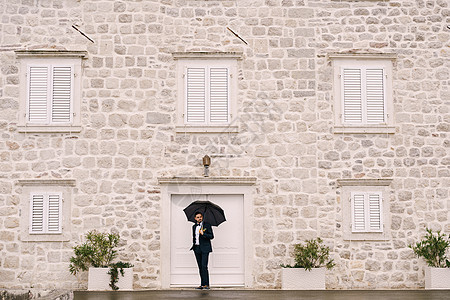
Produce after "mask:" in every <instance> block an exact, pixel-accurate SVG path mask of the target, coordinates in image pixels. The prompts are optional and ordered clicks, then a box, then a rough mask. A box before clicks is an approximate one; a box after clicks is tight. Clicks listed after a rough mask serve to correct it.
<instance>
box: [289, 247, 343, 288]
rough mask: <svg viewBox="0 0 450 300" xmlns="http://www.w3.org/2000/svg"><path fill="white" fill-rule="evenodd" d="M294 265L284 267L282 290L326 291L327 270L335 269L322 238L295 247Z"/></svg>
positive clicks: (328, 249)
mask: <svg viewBox="0 0 450 300" xmlns="http://www.w3.org/2000/svg"><path fill="white" fill-rule="evenodd" d="M294 261H295V264H294V265H282V266H281V267H282V269H281V288H282V289H284V290H324V289H325V269H328V270H331V269H332V268H333V267H334V265H335V264H334V262H333V259H330V248H329V247H328V246H325V245H323V241H322V239H321V238H316V239H311V240H307V241H306V244H305V245H303V244H296V245H295V247H294Z"/></svg>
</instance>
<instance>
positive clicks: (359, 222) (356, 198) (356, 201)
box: [351, 193, 366, 232]
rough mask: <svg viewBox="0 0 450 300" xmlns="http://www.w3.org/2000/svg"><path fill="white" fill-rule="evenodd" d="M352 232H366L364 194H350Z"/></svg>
mask: <svg viewBox="0 0 450 300" xmlns="http://www.w3.org/2000/svg"><path fill="white" fill-rule="evenodd" d="M351 197H352V198H351V201H352V231H353V232H364V231H365V230H366V201H365V195H364V193H352V196H351Z"/></svg>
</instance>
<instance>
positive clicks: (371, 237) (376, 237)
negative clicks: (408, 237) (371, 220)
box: [344, 232, 390, 241]
mask: <svg viewBox="0 0 450 300" xmlns="http://www.w3.org/2000/svg"><path fill="white" fill-rule="evenodd" d="M344 240H345V241H389V240H390V237H389V236H388V235H387V234H386V233H384V232H376V233H375V232H367V233H344Z"/></svg>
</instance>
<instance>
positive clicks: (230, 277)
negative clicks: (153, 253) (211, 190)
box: [170, 195, 245, 287]
mask: <svg viewBox="0 0 450 300" xmlns="http://www.w3.org/2000/svg"><path fill="white" fill-rule="evenodd" d="M195 200H209V201H211V202H213V203H216V204H217V205H219V206H220V207H222V208H223V210H224V211H225V216H226V219H227V221H226V222H224V223H222V224H220V226H218V227H213V232H214V239H213V240H212V241H211V243H212V248H213V252H212V253H210V255H209V266H208V268H209V280H210V284H211V286H216V287H217V286H243V285H244V238H245V237H244V197H243V195H172V203H171V230H170V231H171V233H170V239H171V240H170V242H171V253H170V266H171V268H170V269H171V270H170V271H171V274H170V283H171V286H198V285H199V284H200V276H199V274H198V267H197V263H196V261H195V256H194V253H193V251H189V249H190V248H191V246H192V224H193V223H192V222H188V221H187V220H186V216H185V214H184V212H183V209H184V208H185V207H186V206H188V205H189V204H190V203H191V202H193V201H195Z"/></svg>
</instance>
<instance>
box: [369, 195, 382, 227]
mask: <svg viewBox="0 0 450 300" xmlns="http://www.w3.org/2000/svg"><path fill="white" fill-rule="evenodd" d="M368 202H369V222H368V223H369V224H368V225H369V229H370V231H371V232H382V231H383V221H382V217H383V214H382V207H381V203H382V201H381V193H369V194H368Z"/></svg>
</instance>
